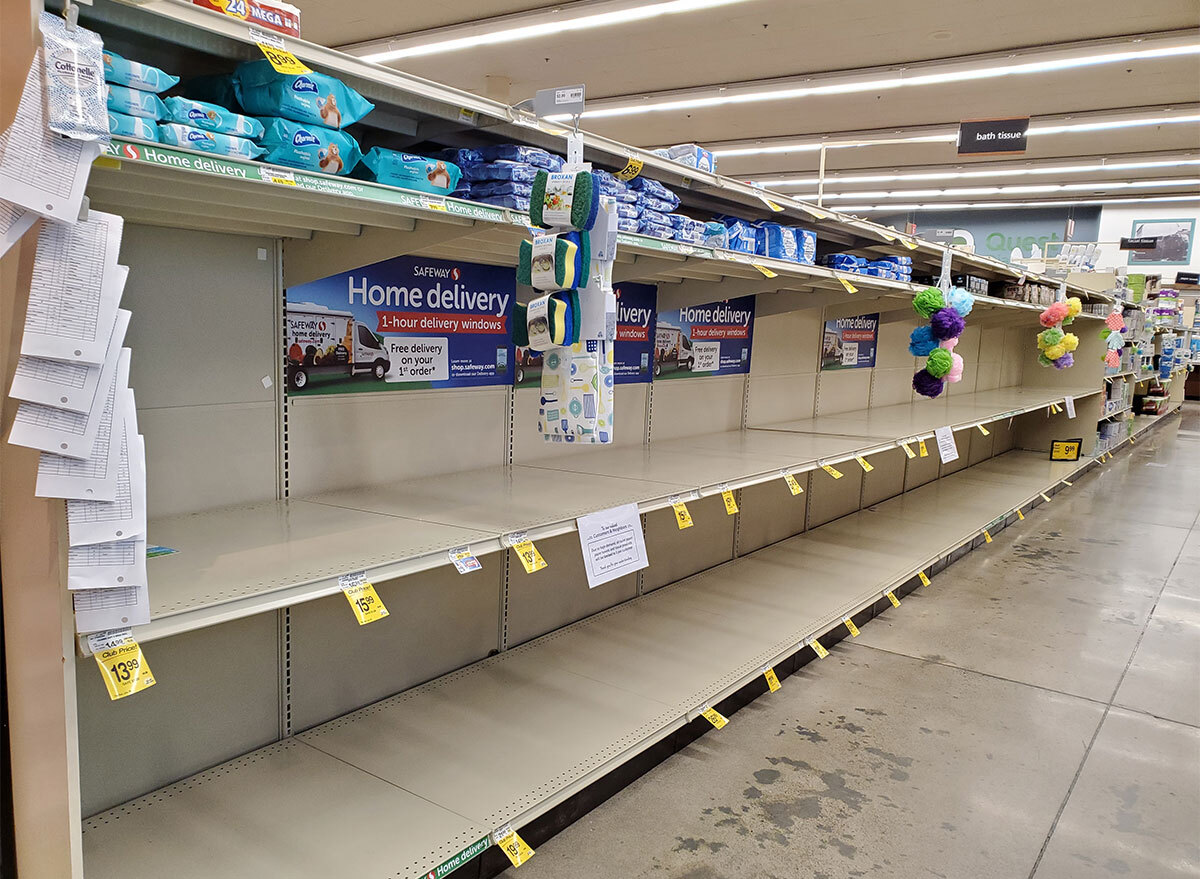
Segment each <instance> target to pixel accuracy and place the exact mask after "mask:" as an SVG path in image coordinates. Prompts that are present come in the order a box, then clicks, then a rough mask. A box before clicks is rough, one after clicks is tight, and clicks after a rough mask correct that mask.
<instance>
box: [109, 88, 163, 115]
mask: <svg viewBox="0 0 1200 879" xmlns="http://www.w3.org/2000/svg"><path fill="white" fill-rule="evenodd" d="M108 109H110V110H114V111H115V112H117V113H124V114H125V115H126V116H138V117H140V118H142V119H154V120H155V121H157V120H159V119H162V118H164V117H165V116H166V115H167V105H166V104H164V103H163V102H162V98H160V97H159V96H158V95H156V94H154V92H140V91H138V90H137V89H131V88H127V87H126V86H123V85H110V86H109V87H108Z"/></svg>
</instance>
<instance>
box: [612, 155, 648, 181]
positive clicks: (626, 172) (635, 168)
mask: <svg viewBox="0 0 1200 879" xmlns="http://www.w3.org/2000/svg"><path fill="white" fill-rule="evenodd" d="M645 166H646V163H645V162H643V161H642V160H641V159H635V158H634V157H633V156H630V157H629V160H628V161H627V162H625V167H624V168H622V169H621V170H620V171H618V172H617V174H616V176H617V178H618V179H620V180H624V181H625V182H626V183H628V182H629V181H630V180H632V179H633V178H634V177H636V176H638V175H639V174H641V173H642V168H644V167H645Z"/></svg>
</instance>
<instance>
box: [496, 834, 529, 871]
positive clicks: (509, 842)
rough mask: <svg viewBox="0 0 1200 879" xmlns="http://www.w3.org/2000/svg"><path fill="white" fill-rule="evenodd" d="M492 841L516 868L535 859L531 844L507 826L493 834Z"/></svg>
mask: <svg viewBox="0 0 1200 879" xmlns="http://www.w3.org/2000/svg"><path fill="white" fill-rule="evenodd" d="M492 841H493V842H494V843H496V845H498V846H500V848H501V850H502V851H503V852H504V854H505V855H507V856H508V859H509V860H510V861H512V865H513V866H514V867H519V866H521V865H522V864H523V863H525V862H526V861H528V860H529V859H530V858H532V857H533V854H534V852H533V849H531V848H530V847H529V843H527V842H526V841H525V840H523V839H521V836H520V834H518V833H517V831H515V830H513V829H512V828H511V827H510V826H508V825H507V824H506V825H505V826H503V827H501V828H500V829H499V830H497V831H496V832H495V833H493V834H492Z"/></svg>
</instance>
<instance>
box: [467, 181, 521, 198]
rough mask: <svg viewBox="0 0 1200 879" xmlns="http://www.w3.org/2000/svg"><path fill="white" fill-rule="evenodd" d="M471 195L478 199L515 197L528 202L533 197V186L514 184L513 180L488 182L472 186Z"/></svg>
mask: <svg viewBox="0 0 1200 879" xmlns="http://www.w3.org/2000/svg"><path fill="white" fill-rule="evenodd" d="M471 193H472V194H473V195H474V196H475V197H476V198H486V197H487V196H489V195H515V196H517V197H518V198H523V199H526V200H528V199H529V198H531V197H532V195H533V184H532V183H514V182H513V181H511V180H488V181H486V182H484V183H476V184H475V185H474V186H472V187H471Z"/></svg>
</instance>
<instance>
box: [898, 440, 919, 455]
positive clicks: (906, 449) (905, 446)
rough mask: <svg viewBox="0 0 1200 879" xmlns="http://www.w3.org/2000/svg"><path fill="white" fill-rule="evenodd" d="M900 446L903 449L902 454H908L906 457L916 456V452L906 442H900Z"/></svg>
mask: <svg viewBox="0 0 1200 879" xmlns="http://www.w3.org/2000/svg"><path fill="white" fill-rule="evenodd" d="M900 448H902V449H904V454H906V455H908V457H910V458H915V457H917V453H916V452H914V451H913V450H912V446H910V445H909V444H908V443H900Z"/></svg>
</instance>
